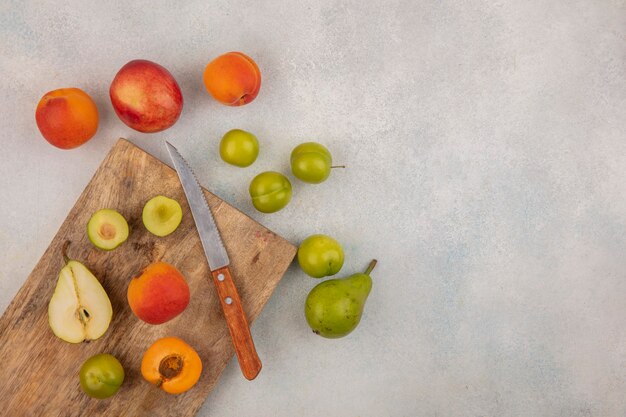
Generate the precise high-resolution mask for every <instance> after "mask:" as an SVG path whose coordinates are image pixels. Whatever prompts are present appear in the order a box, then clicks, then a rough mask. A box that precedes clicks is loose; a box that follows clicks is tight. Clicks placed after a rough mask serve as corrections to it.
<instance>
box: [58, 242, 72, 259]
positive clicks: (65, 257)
mask: <svg viewBox="0 0 626 417" xmlns="http://www.w3.org/2000/svg"><path fill="white" fill-rule="evenodd" d="M70 243H72V242H70V241H69V240H66V241H65V243H63V247H62V248H61V255H63V260H64V261H65V263H66V264H67V263H69V261H70V258H69V256H67V248H68V247H69V246H70Z"/></svg>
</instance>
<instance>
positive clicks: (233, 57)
mask: <svg viewBox="0 0 626 417" xmlns="http://www.w3.org/2000/svg"><path fill="white" fill-rule="evenodd" d="M203 81H204V86H205V87H206V89H207V91H208V92H209V93H210V94H211V95H212V96H213V98H214V99H215V100H217V101H219V102H220V103H222V104H226V105H227V106H243V105H244V104H248V103H250V102H251V101H252V100H254V99H255V98H256V96H257V94H259V89H260V88H261V71H260V70H259V67H258V66H257V64H256V62H254V60H253V59H252V58H250V57H249V56H247V55H244V54H242V53H241V52H228V53H226V54H224V55H220V56H218V57H217V58H215V59H214V60H213V61H211V62H209V64H208V65H207V66H206V68H205V69H204V75H203Z"/></svg>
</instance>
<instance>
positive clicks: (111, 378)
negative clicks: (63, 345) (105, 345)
mask: <svg viewBox="0 0 626 417" xmlns="http://www.w3.org/2000/svg"><path fill="white" fill-rule="evenodd" d="M122 382H124V368H123V367H122V364H121V363H120V361H118V360H117V358H116V357H115V356H113V355H109V354H108V353H100V354H98V355H95V356H92V357H91V358H89V359H87V360H86V361H85V363H83V366H81V367H80V386H81V387H82V389H83V391H85V393H86V394H87V395H89V396H90V397H93V398H98V399H103V398H108V397H110V396H112V395H114V394H115V393H116V392H117V390H119V389H120V386H121V385H122Z"/></svg>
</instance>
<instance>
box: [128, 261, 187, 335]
mask: <svg viewBox="0 0 626 417" xmlns="http://www.w3.org/2000/svg"><path fill="white" fill-rule="evenodd" d="M189 297H190V293H189V285H188V284H187V281H185V277H183V274H181V273H180V271H179V270H178V269H176V268H175V267H174V266H173V265H170V264H168V263H165V262H155V263H153V264H151V265H148V266H147V267H146V268H145V269H144V270H143V271H141V273H140V274H139V275H137V276H136V277H134V278H133V279H132V280H131V281H130V284H129V285H128V292H127V298H128V304H129V305H130V309H131V310H132V311H133V313H135V315H136V316H137V317H138V318H140V319H141V320H143V321H145V322H146V323H150V324H161V323H165V322H166V321H169V320H171V319H173V318H174V317H176V316H178V315H179V314H180V313H182V312H183V310H185V308H187V305H188V304H189Z"/></svg>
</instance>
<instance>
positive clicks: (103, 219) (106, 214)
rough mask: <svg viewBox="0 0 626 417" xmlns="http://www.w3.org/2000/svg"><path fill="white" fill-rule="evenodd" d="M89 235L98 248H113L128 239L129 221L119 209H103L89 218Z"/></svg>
mask: <svg viewBox="0 0 626 417" xmlns="http://www.w3.org/2000/svg"><path fill="white" fill-rule="evenodd" d="M87 236H88V237H89V240H90V241H91V243H93V244H94V245H95V246H96V247H97V248H100V249H104V250H112V249H115V248H117V247H118V246H119V245H121V244H122V243H124V242H125V241H126V239H128V223H127V222H126V219H125V218H124V216H122V215H121V214H120V213H118V212H117V211H115V210H113V209H101V210H98V211H96V212H95V213H94V214H93V216H91V219H89V223H87Z"/></svg>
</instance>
